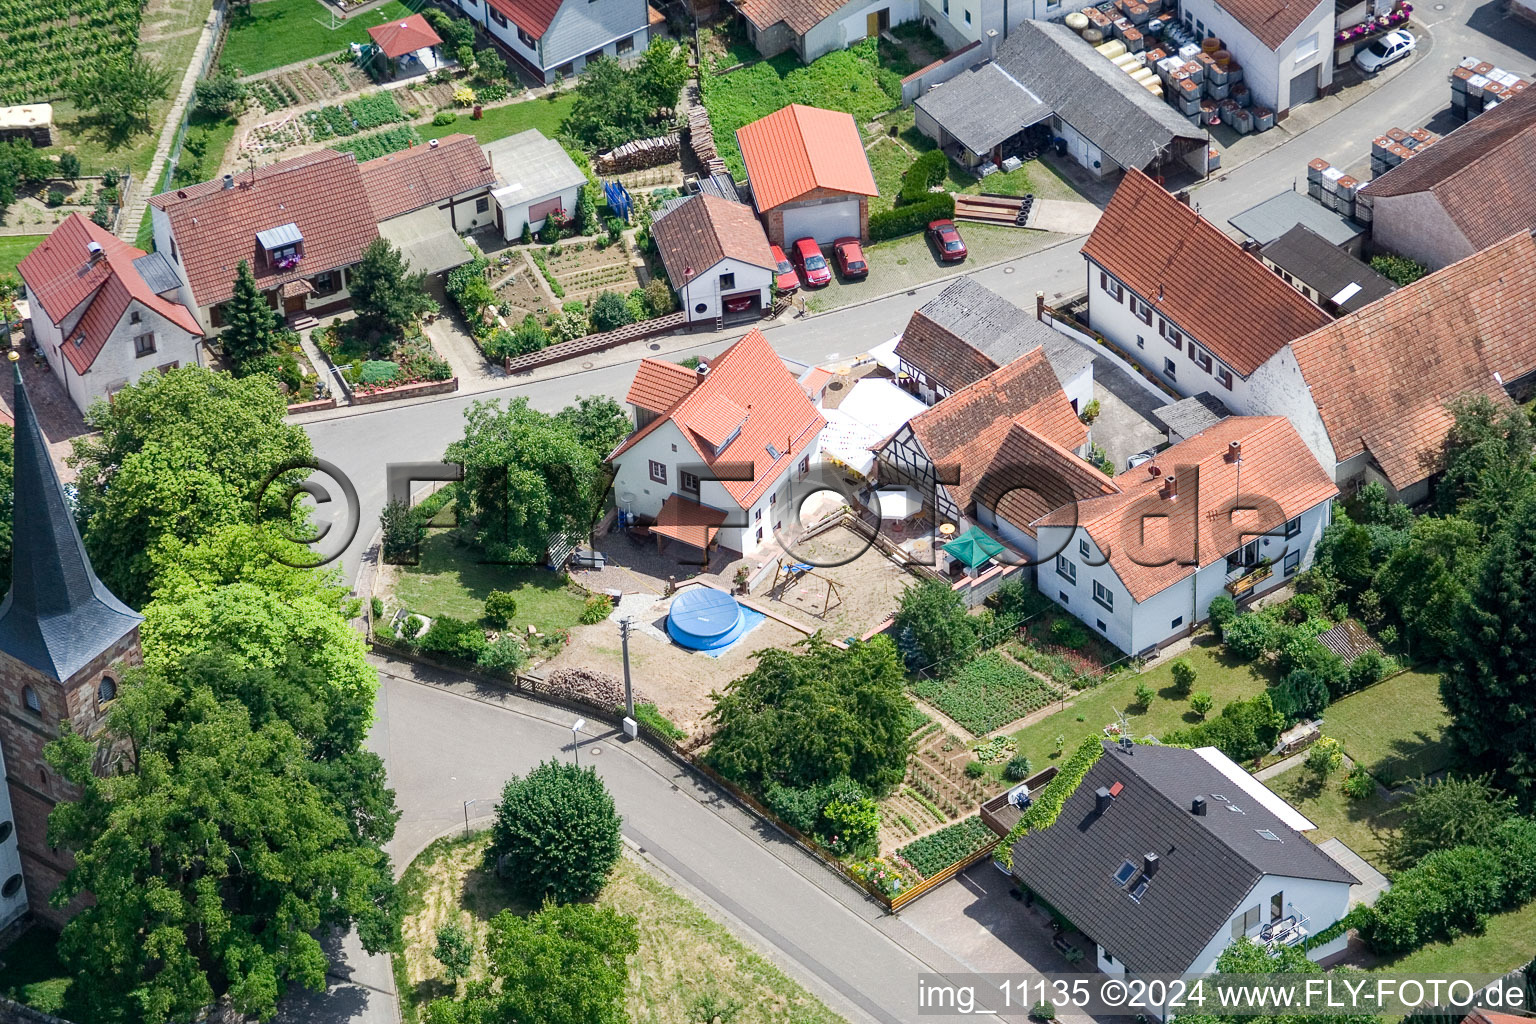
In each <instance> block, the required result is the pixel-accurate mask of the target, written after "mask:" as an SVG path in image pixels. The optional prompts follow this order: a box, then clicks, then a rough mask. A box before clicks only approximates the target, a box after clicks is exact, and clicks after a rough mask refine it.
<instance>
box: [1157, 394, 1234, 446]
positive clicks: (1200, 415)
mask: <svg viewBox="0 0 1536 1024" xmlns="http://www.w3.org/2000/svg"><path fill="white" fill-rule="evenodd" d="M1231 415H1232V413H1231V411H1230V410H1229V409H1228V408H1227V407H1226V405H1225V404H1224V403H1223V402H1222V401H1221V399H1219V398H1217V397H1216V396H1215V395H1213V394H1211V393H1210V392H1209V391H1202V392H1200V393H1199V394H1198V395H1195V396H1193V397H1191V398H1181V399H1179V400H1178V401H1177V402H1169V403H1168V404H1167V405H1164V406H1160V407H1159V408H1156V409H1153V410H1152V416H1153V418H1155V419H1156V420H1157V421H1158V422H1159V423H1161V424H1162V425H1163V426H1164V427H1165V428H1166V429H1167V430H1168V431H1169V432H1170V433H1174V434H1178V435H1179V436H1180V437H1193V436H1194V435H1196V434H1198V433H1200V431H1202V430H1204V429H1205V428H1206V427H1213V426H1215V425H1216V424H1218V423H1220V422H1221V421H1222V420H1224V419H1226V418H1227V417H1228V416H1231Z"/></svg>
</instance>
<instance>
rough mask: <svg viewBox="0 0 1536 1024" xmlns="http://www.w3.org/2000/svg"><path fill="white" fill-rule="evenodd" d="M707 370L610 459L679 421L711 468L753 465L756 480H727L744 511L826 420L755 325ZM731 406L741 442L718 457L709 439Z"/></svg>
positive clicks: (801, 452) (724, 482) (796, 458)
mask: <svg viewBox="0 0 1536 1024" xmlns="http://www.w3.org/2000/svg"><path fill="white" fill-rule="evenodd" d="M704 365H706V366H708V372H707V373H706V374H705V376H704V378H703V379H702V380H700V381H699V382H698V383H697V384H695V385H694V386H693V388H691V389H690V390H689V391H688V392H687V393H686V394H684V395H683V396H682V397H681V398H679V399H678V400H677V402H676V403H675V404H674V405H673V406H672V407H671V408H670V409H668V410H667V412H666V415H664V416H658V417H657V418H656V419H654V420H652V421H651V422H650V423H647V424H646V425H645V426H643V427H641V428H640V429H639V430H637V431H635V432H634V433H633V434H631V435H629V437H628V438H626V439H625V440H624V441H623V442H622V443H621V444H620V445H619V446H618V447H617V448H615V449H614V450H613V454H612V455H610V456H608V459H609V461H610V462H611V461H614V460H618V459H620V458H622V456H623V455H624V453H625V452H627V451H629V450H630V449H631V448H633V447H634V446H635V444H636V443H637V442H638V441H640V440H641V439H642V438H644V437H647V436H649V435H650V434H651V433H652V432H653V431H655V430H656V429H657V428H658V427H660V426H661V424H663V423H669V422H670V423H674V424H676V425H677V427H678V429H679V430H681V431H682V432H683V436H684V437H685V438H687V440H688V442H689V443H690V444H691V445H693V447H694V449H695V450H696V451H697V452H698V453H699V456H700V458H702V459H703V460H704V462H705V463H706V464H708V465H711V466H713V465H716V464H717V463H718V464H721V465H727V464H732V465H740V464H742V463H750V464H751V466H752V468H753V479H751V480H722V481H720V486H722V487H724V488H725V490H726V492H727V493H728V494H730V496H731V497H732V498H734V499H735V500H736V501H737V502H738V503H739V504H740V505H741V507H743V508H749V507H751V505H752V503H753V502H755V501H756V500H757V499H758V498H760V497H762V496H763V494H764V493H765V492H766V491H767V490H768V487H769V486H770V485H771V484H772V483H773V482H774V481H775V480H776V479H777V478H778V476H779V474H780V473H781V472H783V471H784V470H785V469H787V468H788V467H790V466H792V465H794V464H795V463H796V462H798V461H799V460H800V459H801V458H803V457H804V455H805V451H806V449H807V448H809V447H810V444H811V441H812V440H814V439H815V437H816V434H817V432H818V431H820V430H821V428H822V427H823V426H825V425H826V422H827V421H826V420H825V419H823V418H822V415H821V413H819V412H817V411H816V407H815V406H814V405H812V404H811V400H810V399H809V398H807V397H806V396H805V392H804V391H803V390H801V388H800V382H799V381H797V380H796V379H795V377H794V375H793V374H791V373H790V372H789V370H787V369H786V368H785V366H784V362H783V360H781V359H780V358H779V357H778V354H777V353H775V352H774V351H773V347H772V346H771V345H769V344H768V339H767V338H765V337H763V332H762V331H760V330H758V329H757V328H756V327H754V328H752V330H750V331H748V332H747V333H746V335H745V336H743V337H742V339H741V340H740V341H738V342H736V343H735V344H734V345H732V346H731V347H730V348H728V349H726V350H725V351H724V352H721V353H720V354H719V355H718V356H715V357H714V358H713V359H710V360H707V361H706V362H705V364H704ZM731 406H735V407H739V408H740V409H742V410H744V411H745V413H746V417H745V421H744V422H742V423H741V430H740V432H739V433H737V435H736V437H735V438H734V439H732V440H731V441H730V443H729V444H727V445H726V446H725V447H724V448H723V449H720V450H718V451H716V449H715V447H714V445H713V444H711V443H710V442H709V441H708V440H707V438H706V437H705V434H706V433H708V434H710V435H713V436H719V435H718V429H717V428H718V424H719V422H720V418H721V410H723V409H729V408H730V407H731ZM770 447H771V448H772V451H770V450H769V448H770Z"/></svg>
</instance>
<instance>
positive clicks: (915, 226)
mask: <svg viewBox="0 0 1536 1024" xmlns="http://www.w3.org/2000/svg"><path fill="white" fill-rule="evenodd" d="M954 215H955V197H954V196H952V195H950V194H949V193H947V192H933V193H929V194H928V198H926V199H923V200H921V201H920V202H916V203H912V204H910V205H907V206H898V207H896V208H895V209H894V210H882V211H880V212H879V213H872V214H870V216H869V240H870V241H871V242H883V241H885V240H886V239H887V238H895V237H897V236H898V235H910V234H911V233H912V232H914V231H921V230H923V229H924V228H926V227H927V226H928V222H929V221H931V220H938V219H940V218H941V217H953V216H954Z"/></svg>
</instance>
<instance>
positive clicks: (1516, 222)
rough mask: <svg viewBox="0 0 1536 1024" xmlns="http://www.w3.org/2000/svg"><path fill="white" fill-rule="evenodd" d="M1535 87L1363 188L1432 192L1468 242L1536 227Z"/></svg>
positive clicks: (1482, 242)
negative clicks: (1516, 229)
mask: <svg viewBox="0 0 1536 1024" xmlns="http://www.w3.org/2000/svg"><path fill="white" fill-rule="evenodd" d="M1533 168H1536V89H1527V90H1525V91H1524V92H1520V93H1517V94H1515V95H1514V96H1513V97H1511V98H1510V99H1507V100H1505V101H1504V102H1502V103H1500V104H1499V105H1498V106H1497V107H1495V108H1494V109H1492V110H1490V111H1488V112H1487V113H1486V114H1480V115H1478V116H1477V117H1475V118H1473V119H1472V120H1470V121H1468V122H1467V123H1466V124H1464V125H1462V126H1461V127H1459V128H1457V129H1456V130H1455V131H1453V132H1451V133H1450V134H1449V135H1447V136H1445V137H1444V138H1443V139H1438V140H1436V142H1435V144H1434V145H1433V146H1427V147H1425V148H1423V149H1420V150H1418V151H1417V152H1415V153H1414V154H1413V156H1412V157H1410V158H1409V159H1407V160H1404V161H1403V162H1402V163H1400V164H1398V165H1397V166H1396V167H1394V168H1392V169H1391V170H1389V171H1387V173H1386V174H1383V175H1382V176H1381V177H1379V178H1376V179H1375V180H1374V181H1371V182H1370V183H1368V184H1367V185H1366V186H1365V187H1364V188H1362V189H1361V190H1360V192H1361V194H1362V195H1367V196H1373V197H1376V196H1380V197H1386V196H1402V195H1409V194H1411V193H1415V192H1431V193H1433V194H1434V198H1435V200H1436V201H1437V202H1439V204H1440V206H1441V208H1442V209H1444V210H1445V212H1446V215H1447V216H1449V217H1450V218H1451V220H1452V221H1454V222H1455V224H1456V226H1457V227H1458V228H1460V229H1461V233H1462V234H1463V235H1465V236H1466V238H1467V241H1468V242H1470V243H1472V248H1473V249H1486V248H1488V246H1490V245H1493V244H1494V243H1495V242H1498V241H1501V240H1503V239H1504V238H1506V237H1508V235H1509V233H1510V232H1511V231H1513V230H1514V229H1515V228H1522V227H1523V228H1525V229H1527V230H1530V229H1533V228H1536V170H1533Z"/></svg>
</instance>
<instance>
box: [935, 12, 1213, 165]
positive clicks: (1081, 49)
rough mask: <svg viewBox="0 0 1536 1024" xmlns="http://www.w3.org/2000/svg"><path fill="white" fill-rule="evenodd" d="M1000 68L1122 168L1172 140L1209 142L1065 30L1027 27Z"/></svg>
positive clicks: (1006, 46)
mask: <svg viewBox="0 0 1536 1024" xmlns="http://www.w3.org/2000/svg"><path fill="white" fill-rule="evenodd" d="M996 63H998V64H1000V65H1001V66H1002V68H1003V70H1005V71H1007V72H1008V74H1010V75H1011V76H1013V78H1014V79H1016V80H1017V81H1018V82H1020V83H1022V84H1023V85H1025V86H1027V87H1028V88H1029V90H1030V91H1031V92H1033V93H1035V94H1036V95H1038V96H1039V97H1040V99H1041V101H1042V102H1044V103H1045V104H1046V105H1047V106H1048V107H1050V109H1051V110H1053V111H1055V112H1056V113H1057V114H1059V115H1060V116H1061V117H1062V119H1063V120H1065V121H1067V122H1068V123H1069V124H1071V125H1072V127H1073V128H1076V129H1077V130H1078V131H1079V132H1081V133H1082V134H1083V135H1084V136H1086V137H1087V138H1088V139H1089V140H1091V141H1092V142H1093V144H1094V145H1095V146H1098V147H1099V149H1101V150H1103V151H1104V152H1105V153H1107V154H1108V155H1109V156H1110V158H1111V159H1113V160H1114V161H1115V162H1116V163H1118V164H1119V165H1120V166H1122V167H1136V168H1144V167H1146V166H1147V165H1148V164H1150V163H1151V162H1152V161H1153V160H1155V159H1156V158H1157V157H1158V156H1159V155H1160V154H1161V153H1162V152H1163V151H1164V149H1166V148H1167V147H1168V145H1169V144H1170V143H1171V142H1172V141H1173V140H1174V139H1191V140H1197V141H1200V142H1204V141H1205V140H1206V133H1205V131H1204V130H1202V129H1199V128H1196V127H1195V126H1194V125H1192V124H1190V123H1189V122H1188V121H1187V120H1185V119H1184V118H1182V117H1180V116H1179V115H1178V114H1177V113H1176V112H1175V111H1174V109H1173V108H1172V107H1170V106H1169V105H1168V104H1166V103H1164V102H1163V101H1162V100H1161V99H1158V98H1157V97H1156V96H1154V95H1152V94H1151V93H1150V92H1148V91H1147V90H1146V89H1144V88H1142V87H1141V86H1140V85H1138V84H1137V83H1136V81H1135V80H1134V79H1132V78H1131V76H1130V75H1128V74H1126V73H1125V72H1124V71H1121V70H1120V69H1119V68H1118V67H1116V66H1115V65H1114V63H1113V62H1112V61H1110V60H1109V59H1107V58H1106V57H1104V56H1103V55H1102V54H1100V53H1098V52H1097V51H1096V50H1094V48H1093V47H1091V46H1089V45H1088V44H1087V43H1086V42H1084V41H1083V40H1082V39H1081V38H1079V37H1078V35H1077V33H1075V32H1073V31H1072V30H1071V29H1069V28H1067V27H1066V26H1065V25H1058V24H1056V23H1054V22H1044V21H1026V22H1024V23H1023V24H1022V25H1020V26H1019V27H1018V28H1017V29H1015V30H1014V31H1013V32H1012V34H1010V35H1009V37H1008V40H1007V41H1006V42H1004V43H1003V44H1002V45H1001V46H1000V47H998V50H997V56H996ZM946 88H947V87H946ZM985 101H986V100H985V97H984V96H983V97H978V102H985Z"/></svg>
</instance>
